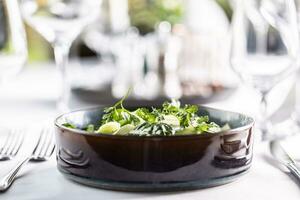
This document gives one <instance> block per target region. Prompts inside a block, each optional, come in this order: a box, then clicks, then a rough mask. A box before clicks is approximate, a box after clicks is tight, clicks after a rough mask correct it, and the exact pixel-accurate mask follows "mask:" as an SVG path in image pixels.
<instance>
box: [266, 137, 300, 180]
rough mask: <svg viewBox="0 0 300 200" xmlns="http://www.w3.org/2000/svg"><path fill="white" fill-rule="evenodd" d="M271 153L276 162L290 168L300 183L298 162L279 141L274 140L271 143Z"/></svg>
mask: <svg viewBox="0 0 300 200" xmlns="http://www.w3.org/2000/svg"><path fill="white" fill-rule="evenodd" d="M270 151H271V153H272V155H273V156H274V157H275V158H276V160H278V161H279V162H280V163H281V164H283V165H284V166H285V167H286V168H288V169H289V171H290V172H291V173H292V174H293V175H294V176H295V177H296V179H297V180H298V181H299V182H300V168H299V167H298V166H297V164H296V161H295V160H294V159H293V158H292V157H291V156H290V155H289V154H288V153H287V152H286V151H285V149H284V148H283V147H282V146H281V144H280V142H279V141H277V140H273V141H271V142H270Z"/></svg>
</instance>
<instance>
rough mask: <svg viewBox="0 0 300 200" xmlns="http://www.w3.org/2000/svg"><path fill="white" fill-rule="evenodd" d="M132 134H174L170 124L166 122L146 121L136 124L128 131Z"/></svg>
mask: <svg viewBox="0 0 300 200" xmlns="http://www.w3.org/2000/svg"><path fill="white" fill-rule="evenodd" d="M130 134H132V135H140V136H142V135H143V136H152V135H160V136H170V135H174V134H175V130H174V129H173V127H172V126H170V125H169V124H166V123H155V124H153V123H152V124H151V123H148V122H144V123H142V124H140V125H138V126H137V127H136V128H135V129H134V130H133V131H131V132H130Z"/></svg>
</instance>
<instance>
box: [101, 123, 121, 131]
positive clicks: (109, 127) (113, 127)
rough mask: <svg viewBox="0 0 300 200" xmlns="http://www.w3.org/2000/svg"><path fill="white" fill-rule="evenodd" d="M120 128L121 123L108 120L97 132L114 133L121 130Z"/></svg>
mask: <svg viewBox="0 0 300 200" xmlns="http://www.w3.org/2000/svg"><path fill="white" fill-rule="evenodd" d="M119 129H120V124H119V123H118V122H107V123H105V124H103V125H102V126H100V128H99V129H98V130H97V131H96V132H97V133H104V134H113V133H116V132H117V131H119Z"/></svg>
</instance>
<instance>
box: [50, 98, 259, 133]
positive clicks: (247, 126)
mask: <svg viewBox="0 0 300 200" xmlns="http://www.w3.org/2000/svg"><path fill="white" fill-rule="evenodd" d="M197 106H198V108H205V109H210V110H215V111H222V112H229V113H234V114H238V115H242V116H245V117H246V118H248V119H250V123H249V124H246V125H244V126H240V127H237V128H234V129H229V130H225V131H220V132H217V133H209V132H204V133H201V134H186V135H172V136H163V135H155V136H139V135H113V134H99V133H90V132H87V131H84V130H80V129H72V128H68V127H65V126H63V125H62V124H60V123H58V120H60V119H61V118H62V117H64V116H66V115H70V114H72V113H76V112H86V111H89V110H101V109H103V108H104V107H103V106H94V107H88V108H81V109H76V110H73V111H69V112H66V113H63V114H60V115H59V116H58V117H56V118H55V120H54V125H55V126H56V127H57V128H59V129H62V130H66V131H69V132H72V133H74V134H80V135H83V136H91V137H104V138H112V139H126V138H128V139H162V138H165V139H167V138H168V139H169V138H170V139H171V138H174V139H175V138H177V139H178V138H191V137H192V138H194V137H212V136H220V135H230V134H233V133H236V132H242V131H245V130H248V129H251V128H252V127H253V126H254V123H255V120H254V118H253V117H251V116H249V115H246V114H243V113H240V112H234V111H228V110H223V109H218V108H212V107H209V106H202V105H199V104H197Z"/></svg>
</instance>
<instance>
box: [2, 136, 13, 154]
mask: <svg viewBox="0 0 300 200" xmlns="http://www.w3.org/2000/svg"><path fill="white" fill-rule="evenodd" d="M11 137H12V135H11V134H9V135H8V136H7V137H6V140H5V142H4V144H3V146H2V147H1V150H0V154H2V152H3V150H4V149H6V146H7V145H8V143H9V141H10V138H11Z"/></svg>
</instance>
